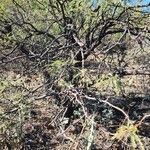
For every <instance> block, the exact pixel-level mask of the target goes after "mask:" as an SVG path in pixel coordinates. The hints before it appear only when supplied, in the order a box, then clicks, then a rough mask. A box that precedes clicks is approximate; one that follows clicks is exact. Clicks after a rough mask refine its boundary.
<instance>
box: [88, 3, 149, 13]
mask: <svg viewBox="0 0 150 150" xmlns="http://www.w3.org/2000/svg"><path fill="white" fill-rule="evenodd" d="M100 1H101V0H91V3H92V6H93V7H94V8H96V7H97V2H100ZM127 1H128V3H129V5H132V6H134V5H136V4H137V1H138V0H127ZM149 3H150V0H141V4H142V5H146V4H149ZM143 10H144V11H145V10H146V11H148V12H150V7H149V8H143Z"/></svg>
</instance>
